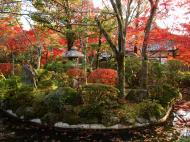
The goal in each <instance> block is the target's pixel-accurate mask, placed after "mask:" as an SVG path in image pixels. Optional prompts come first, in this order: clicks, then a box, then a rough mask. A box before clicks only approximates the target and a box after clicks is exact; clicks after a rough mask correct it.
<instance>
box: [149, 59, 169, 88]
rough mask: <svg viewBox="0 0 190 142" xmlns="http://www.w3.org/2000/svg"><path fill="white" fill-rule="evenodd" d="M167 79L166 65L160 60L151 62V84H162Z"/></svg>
mask: <svg viewBox="0 0 190 142" xmlns="http://www.w3.org/2000/svg"><path fill="white" fill-rule="evenodd" d="M164 81H166V74H165V66H164V65H163V64H161V63H160V62H158V61H151V62H150V63H149V84H152V85H153V84H156V85H159V84H162V83H163V82H164Z"/></svg>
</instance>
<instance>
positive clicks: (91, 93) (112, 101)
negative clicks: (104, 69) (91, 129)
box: [80, 84, 119, 121]
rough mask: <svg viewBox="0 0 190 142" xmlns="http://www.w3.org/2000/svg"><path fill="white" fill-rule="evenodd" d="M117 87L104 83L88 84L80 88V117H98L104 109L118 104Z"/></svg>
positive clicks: (99, 117)
mask: <svg viewBox="0 0 190 142" xmlns="http://www.w3.org/2000/svg"><path fill="white" fill-rule="evenodd" d="M118 93H119V91H118V89H116V88H115V87H113V86H109V85H104V84H88V85H86V86H83V87H82V88H81V96H82V101H83V108H82V110H81V113H80V115H81V117H87V118H90V119H95V118H97V119H99V120H98V121H101V117H102V115H103V114H104V113H105V111H107V110H109V109H112V108H116V107H117V106H118V102H117V101H118Z"/></svg>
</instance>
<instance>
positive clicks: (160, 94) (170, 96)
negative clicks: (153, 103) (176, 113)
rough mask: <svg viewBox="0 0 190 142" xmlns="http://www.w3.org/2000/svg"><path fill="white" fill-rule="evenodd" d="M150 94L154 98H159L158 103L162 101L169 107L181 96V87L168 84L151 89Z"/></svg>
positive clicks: (163, 104)
mask: <svg viewBox="0 0 190 142" xmlns="http://www.w3.org/2000/svg"><path fill="white" fill-rule="evenodd" d="M150 94H151V96H152V99H155V100H158V103H160V104H161V105H162V106H163V107H167V106H168V105H169V104H170V103H172V102H173V101H174V100H175V99H177V98H179V97H181V96H180V95H181V94H180V92H179V89H177V88H176V87H172V86H171V85H168V84H163V85H159V86H156V87H154V88H153V89H152V90H150Z"/></svg>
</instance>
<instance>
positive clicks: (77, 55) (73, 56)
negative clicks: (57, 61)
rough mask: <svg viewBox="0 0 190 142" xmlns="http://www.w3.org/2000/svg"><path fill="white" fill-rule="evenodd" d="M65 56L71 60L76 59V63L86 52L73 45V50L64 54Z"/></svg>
mask: <svg viewBox="0 0 190 142" xmlns="http://www.w3.org/2000/svg"><path fill="white" fill-rule="evenodd" d="M63 57H65V58H68V59H69V60H76V64H78V62H79V60H78V59H79V58H82V57H84V54H83V53H82V52H80V51H77V47H75V46H73V47H72V48H71V50H69V51H67V52H66V53H65V54H63Z"/></svg>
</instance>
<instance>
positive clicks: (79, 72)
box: [66, 68, 85, 78]
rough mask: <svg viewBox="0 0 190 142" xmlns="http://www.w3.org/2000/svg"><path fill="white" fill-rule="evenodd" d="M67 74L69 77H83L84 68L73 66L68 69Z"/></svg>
mask: <svg viewBox="0 0 190 142" xmlns="http://www.w3.org/2000/svg"><path fill="white" fill-rule="evenodd" d="M66 73H67V75H68V76H69V77H80V78H83V77H84V76H85V73H84V70H83V69H80V68H71V69H68V70H67V72H66Z"/></svg>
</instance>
